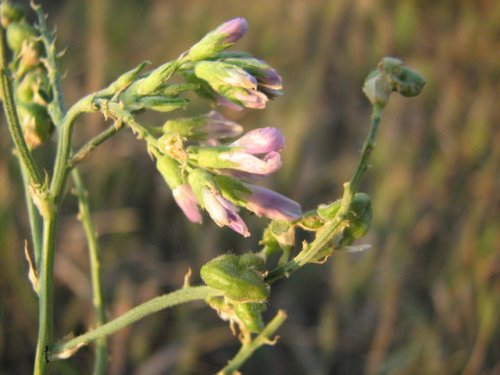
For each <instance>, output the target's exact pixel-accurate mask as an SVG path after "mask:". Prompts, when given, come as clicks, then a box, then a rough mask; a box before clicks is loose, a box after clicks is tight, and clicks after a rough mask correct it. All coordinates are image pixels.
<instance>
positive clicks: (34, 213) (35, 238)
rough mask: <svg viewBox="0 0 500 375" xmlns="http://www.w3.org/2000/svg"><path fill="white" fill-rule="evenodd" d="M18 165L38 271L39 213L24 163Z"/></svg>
mask: <svg viewBox="0 0 500 375" xmlns="http://www.w3.org/2000/svg"><path fill="white" fill-rule="evenodd" d="M19 166H20V169H21V174H22V176H23V183H24V194H25V201H26V206H27V209H28V218H29V222H30V230H31V241H32V243H33V253H34V255H35V265H36V268H37V272H38V271H39V269H38V267H39V265H40V257H41V253H42V220H41V216H40V213H39V212H38V210H37V209H36V207H35V204H34V203H33V200H32V199H31V195H30V189H29V176H28V173H27V172H26V169H25V168H24V165H23V164H22V163H21V162H19Z"/></svg>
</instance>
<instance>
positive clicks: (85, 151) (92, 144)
mask: <svg viewBox="0 0 500 375" xmlns="http://www.w3.org/2000/svg"><path fill="white" fill-rule="evenodd" d="M121 129H123V121H115V123H114V124H113V125H111V126H110V127H108V128H107V129H106V130H104V131H103V132H102V133H99V134H98V135H96V136H95V137H94V138H92V139H91V140H90V141H88V142H87V143H86V144H85V145H83V146H82V147H81V148H80V149H79V150H78V151H77V152H76V153H75V154H74V155H73V156H72V157H71V159H70V160H69V161H68V167H69V168H74V167H75V166H76V165H77V164H78V163H80V162H82V161H83V160H85V159H86V158H88V157H89V155H90V154H91V153H92V151H94V149H95V148H96V147H97V146H99V145H100V144H102V143H104V142H105V141H107V140H108V139H109V138H111V137H112V136H113V135H115V134H116V133H118V132H119V131H120V130H121Z"/></svg>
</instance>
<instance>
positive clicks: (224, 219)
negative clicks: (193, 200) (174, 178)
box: [202, 189, 250, 237]
mask: <svg viewBox="0 0 500 375" xmlns="http://www.w3.org/2000/svg"><path fill="white" fill-rule="evenodd" d="M202 196H203V204H204V206H205V209H206V210H207V212H208V214H209V215H210V217H211V218H212V219H213V221H214V222H215V223H216V224H217V225H218V226H220V227H222V226H228V227H229V228H231V229H232V230H234V231H235V232H237V233H239V234H241V235H242V236H243V237H248V236H250V232H249V231H248V228H247V226H246V224H245V222H244V221H243V219H242V218H241V217H240V216H239V215H238V213H237V208H236V206H235V205H234V204H232V203H231V202H229V201H228V200H226V199H225V198H224V197H222V196H221V195H220V194H218V193H215V192H212V191H210V190H209V189H205V190H203V191H202Z"/></svg>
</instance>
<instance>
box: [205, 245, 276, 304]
mask: <svg viewBox="0 0 500 375" xmlns="http://www.w3.org/2000/svg"><path fill="white" fill-rule="evenodd" d="M239 258H240V257H239V256H237V255H231V254H225V255H221V256H218V257H217V258H215V259H212V260H211V261H209V262H208V263H206V264H205V265H203V266H202V267H201V270H200V275H201V278H202V279H203V281H204V282H205V283H206V284H207V285H208V286H210V287H212V288H214V289H217V290H220V291H222V292H223V293H224V295H225V296H226V297H227V298H229V299H231V300H233V301H239V302H264V301H265V300H266V299H267V298H268V297H269V286H268V285H267V284H266V283H265V282H264V280H263V275H262V274H260V273H258V272H257V271H256V270H254V269H253V268H248V267H246V266H245V265H241V264H240V259H239Z"/></svg>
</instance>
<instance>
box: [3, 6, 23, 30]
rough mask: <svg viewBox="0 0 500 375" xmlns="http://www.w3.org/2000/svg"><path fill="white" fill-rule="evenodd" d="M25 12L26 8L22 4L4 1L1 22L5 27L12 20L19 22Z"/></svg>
mask: <svg viewBox="0 0 500 375" xmlns="http://www.w3.org/2000/svg"><path fill="white" fill-rule="evenodd" d="M24 14H25V8H24V6H23V5H21V4H15V3H11V2H9V1H4V2H2V3H1V4H0V23H1V24H2V26H3V27H7V26H9V24H10V23H12V22H19V21H20V20H21V19H22V18H23V17H24Z"/></svg>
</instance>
